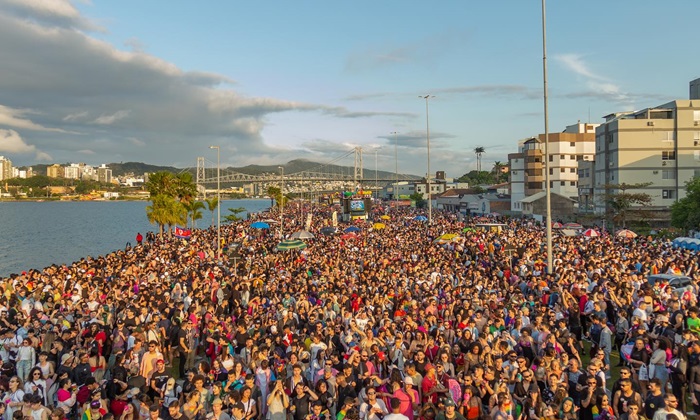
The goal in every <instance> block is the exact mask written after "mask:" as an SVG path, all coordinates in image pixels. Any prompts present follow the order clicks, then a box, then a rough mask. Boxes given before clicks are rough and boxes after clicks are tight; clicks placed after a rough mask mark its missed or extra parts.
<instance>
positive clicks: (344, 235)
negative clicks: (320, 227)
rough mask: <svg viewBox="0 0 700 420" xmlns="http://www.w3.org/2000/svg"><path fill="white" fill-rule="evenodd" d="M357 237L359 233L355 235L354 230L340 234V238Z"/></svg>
mask: <svg viewBox="0 0 700 420" xmlns="http://www.w3.org/2000/svg"><path fill="white" fill-rule="evenodd" d="M355 238H357V235H355V234H354V233H352V232H350V233H346V234H343V235H340V239H355Z"/></svg>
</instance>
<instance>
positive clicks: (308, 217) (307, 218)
mask: <svg viewBox="0 0 700 420" xmlns="http://www.w3.org/2000/svg"><path fill="white" fill-rule="evenodd" d="M306 230H307V231H309V230H311V213H309V214H307V215H306Z"/></svg>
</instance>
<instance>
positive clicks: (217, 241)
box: [209, 146, 221, 260]
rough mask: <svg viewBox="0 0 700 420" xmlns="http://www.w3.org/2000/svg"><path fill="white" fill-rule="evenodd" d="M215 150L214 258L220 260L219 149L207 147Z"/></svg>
mask: <svg viewBox="0 0 700 420" xmlns="http://www.w3.org/2000/svg"><path fill="white" fill-rule="evenodd" d="M209 148H210V149H216V200H217V206H216V257H217V259H219V260H220V259H221V172H220V171H221V153H220V151H221V147H219V146H209Z"/></svg>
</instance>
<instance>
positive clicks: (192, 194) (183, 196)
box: [175, 172, 197, 203]
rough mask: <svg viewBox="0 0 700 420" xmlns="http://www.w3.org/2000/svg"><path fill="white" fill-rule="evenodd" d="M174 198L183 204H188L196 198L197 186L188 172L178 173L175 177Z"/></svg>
mask: <svg viewBox="0 0 700 420" xmlns="http://www.w3.org/2000/svg"><path fill="white" fill-rule="evenodd" d="M175 196H176V197H177V198H178V200H180V201H181V202H183V203H190V202H192V201H194V200H195V199H196V198H197V184H196V183H195V182H194V179H192V174H191V173H189V172H180V173H179V174H177V176H176V177H175Z"/></svg>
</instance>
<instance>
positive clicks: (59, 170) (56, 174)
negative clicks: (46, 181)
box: [46, 163, 65, 178]
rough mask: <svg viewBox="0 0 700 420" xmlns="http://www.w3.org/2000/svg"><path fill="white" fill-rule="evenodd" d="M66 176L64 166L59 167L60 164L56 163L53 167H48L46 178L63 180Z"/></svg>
mask: <svg viewBox="0 0 700 420" xmlns="http://www.w3.org/2000/svg"><path fill="white" fill-rule="evenodd" d="M64 174H65V171H64V169H63V166H61V165H59V164H58V163H54V164H53V165H51V166H47V167H46V176H48V177H49V178H63V175H64Z"/></svg>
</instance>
